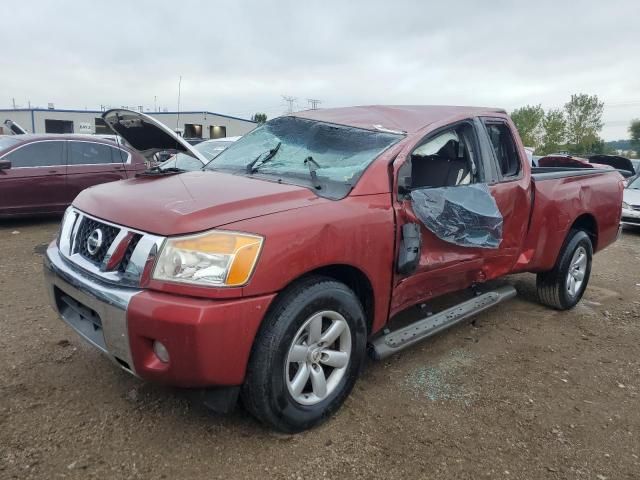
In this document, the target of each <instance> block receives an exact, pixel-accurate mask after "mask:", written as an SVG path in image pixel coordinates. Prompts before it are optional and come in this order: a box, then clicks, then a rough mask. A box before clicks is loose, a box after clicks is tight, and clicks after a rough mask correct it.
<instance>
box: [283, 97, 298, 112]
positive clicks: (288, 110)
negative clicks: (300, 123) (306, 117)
mask: <svg viewBox="0 0 640 480" xmlns="http://www.w3.org/2000/svg"><path fill="white" fill-rule="evenodd" d="M282 99H283V100H284V101H285V102H287V103H288V104H289V106H288V107H287V113H293V104H294V103H295V101H296V100H298V98H297V97H290V96H289V95H282Z"/></svg>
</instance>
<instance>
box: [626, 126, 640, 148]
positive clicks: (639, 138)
mask: <svg viewBox="0 0 640 480" xmlns="http://www.w3.org/2000/svg"><path fill="white" fill-rule="evenodd" d="M629 135H630V136H631V148H633V149H634V150H635V151H636V153H640V119H637V118H636V119H635V120H632V121H631V125H629Z"/></svg>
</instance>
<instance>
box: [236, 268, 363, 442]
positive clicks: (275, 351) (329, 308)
mask: <svg viewBox="0 0 640 480" xmlns="http://www.w3.org/2000/svg"><path fill="white" fill-rule="evenodd" d="M276 302H277V303H276V304H275V305H274V307H273V308H272V309H271V311H270V312H269V314H268V315H267V317H266V318H265V320H264V324H263V326H262V327H261V330H260V333H259V334H258V337H257V338H256V344H255V346H254V349H253V353H252V355H251V360H250V363H249V367H248V371H247V378H246V380H245V384H244V385H243V388H242V400H243V403H244V405H245V407H246V408H247V409H248V410H249V411H250V412H251V413H252V414H253V415H254V416H255V417H256V418H258V419H259V420H261V421H262V422H263V423H265V424H267V425H269V426H271V427H274V428H276V429H278V430H281V431H285V432H298V431H301V430H305V429H307V428H311V427H313V426H314V425H316V424H318V423H320V422H322V421H323V420H325V419H326V418H328V417H329V416H330V415H331V414H332V413H333V412H335V411H336V410H337V409H338V408H339V407H340V405H342V403H343V402H344V400H345V399H346V397H347V396H348V395H349V393H350V391H351V389H352V388H353V385H354V384H355V381H356V379H357V377H358V375H359V373H360V370H361V367H362V364H363V360H364V358H365V348H366V336H367V328H366V321H365V316H364V312H363V309H362V306H361V305H360V302H359V300H358V298H357V297H356V295H355V294H354V293H353V292H352V291H351V290H350V289H349V288H348V287H347V286H346V285H344V284H342V283H339V282H336V281H334V280H332V279H328V278H325V277H310V278H307V279H305V280H303V281H302V282H300V283H299V284H297V285H294V286H293V287H292V288H290V289H288V290H287V291H285V292H284V293H283V294H282V295H281V296H280V297H279V298H278V300H277V301H276Z"/></svg>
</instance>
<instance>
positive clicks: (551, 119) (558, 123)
mask: <svg viewBox="0 0 640 480" xmlns="http://www.w3.org/2000/svg"><path fill="white" fill-rule="evenodd" d="M542 130H543V132H544V134H543V137H542V148H541V149H540V152H536V153H539V154H540V155H548V154H549V153H554V152H558V151H559V150H563V149H564V144H565V142H566V136H567V120H566V119H565V117H564V112H563V111H562V110H561V109H559V108H558V109H552V110H549V111H548V112H547V113H546V114H545V116H544V118H543V119H542Z"/></svg>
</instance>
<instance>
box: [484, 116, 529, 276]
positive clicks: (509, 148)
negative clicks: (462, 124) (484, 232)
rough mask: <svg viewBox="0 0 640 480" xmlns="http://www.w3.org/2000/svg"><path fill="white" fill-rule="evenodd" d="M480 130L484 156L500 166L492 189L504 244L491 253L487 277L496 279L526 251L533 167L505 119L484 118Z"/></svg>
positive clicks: (488, 256) (486, 272)
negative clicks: (501, 224)
mask: <svg viewBox="0 0 640 480" xmlns="http://www.w3.org/2000/svg"><path fill="white" fill-rule="evenodd" d="M482 120H483V126H484V128H479V129H478V130H479V132H478V133H479V138H480V144H481V151H482V155H483V156H485V157H486V158H487V160H488V161H491V162H493V163H494V165H495V166H496V170H497V178H494V179H493V181H492V183H491V185H490V186H489V188H490V191H491V195H492V196H493V198H494V199H495V201H496V204H497V205H498V208H499V209H500V213H501V214H502V219H503V227H502V242H501V243H500V246H499V248H498V249H495V250H492V251H487V252H486V253H487V254H486V256H485V265H484V266H483V273H484V276H485V277H486V279H492V278H496V277H499V276H501V275H504V274H506V273H508V272H510V271H511V270H512V268H513V266H514V265H515V263H516V260H517V258H518V256H519V255H520V252H521V250H522V248H523V242H524V238H525V236H526V234H527V229H528V227H529V216H530V214H531V204H532V198H531V167H530V165H529V162H528V161H527V159H526V158H525V157H524V147H523V146H522V144H521V142H520V139H519V137H518V136H517V135H514V133H513V132H514V131H515V127H513V126H512V124H511V123H510V122H509V121H508V120H506V119H503V118H483V119H482Z"/></svg>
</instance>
